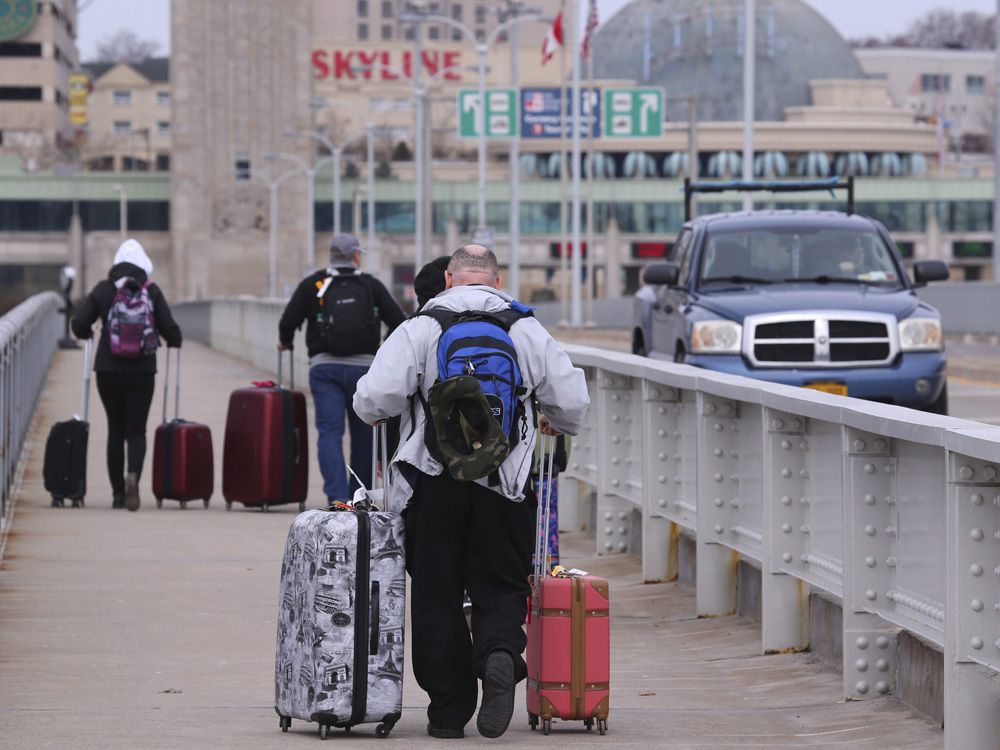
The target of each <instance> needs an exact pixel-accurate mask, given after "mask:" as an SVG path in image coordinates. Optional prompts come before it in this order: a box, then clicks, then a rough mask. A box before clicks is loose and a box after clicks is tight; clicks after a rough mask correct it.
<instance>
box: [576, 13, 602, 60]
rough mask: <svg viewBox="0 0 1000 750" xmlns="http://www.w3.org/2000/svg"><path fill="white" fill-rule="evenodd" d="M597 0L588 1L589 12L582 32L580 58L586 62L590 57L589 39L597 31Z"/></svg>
mask: <svg viewBox="0 0 1000 750" xmlns="http://www.w3.org/2000/svg"><path fill="white" fill-rule="evenodd" d="M598 23H599V21H598V20H597V0H590V12H589V13H588V14H587V28H586V30H585V31H584V32H583V43H582V44H581V45H580V57H581V58H582V59H584V60H586V59H587V58H588V57H590V38H591V37H592V36H593V35H594V32H595V31H597V26H598Z"/></svg>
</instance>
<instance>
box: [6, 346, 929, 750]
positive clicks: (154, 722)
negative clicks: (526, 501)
mask: <svg viewBox="0 0 1000 750" xmlns="http://www.w3.org/2000/svg"><path fill="white" fill-rule="evenodd" d="M184 352H185V373H184V398H183V403H184V408H182V410H181V413H182V416H185V417H187V418H190V419H198V420H200V421H204V422H207V423H208V424H209V425H210V426H211V427H212V430H213V435H214V439H215V450H216V467H217V470H216V476H217V478H218V477H221V473H220V471H219V469H220V467H221V458H222V456H221V452H222V433H223V426H224V421H225V411H226V403H227V396H228V393H229V391H231V390H232V389H234V388H236V387H239V386H241V385H243V384H246V383H248V382H249V381H250V380H254V379H263V378H266V377H267V376H266V375H265V374H264V373H260V372H257V371H254V370H252V369H251V368H249V367H247V366H246V365H243V364H241V363H239V362H237V361H234V360H232V359H228V358H226V357H223V356H220V355H218V354H215V353H213V352H211V351H209V350H207V349H205V348H203V347H199V346H197V345H185V349H184ZM79 371H80V354H79V353H73V352H59V353H58V354H57V355H56V359H55V362H54V365H53V368H52V370H51V372H50V375H49V380H48V382H47V385H46V388H45V391H44V394H43V399H42V402H41V405H40V409H39V412H38V419H37V421H36V424H35V426H34V430H33V433H32V441H31V444H30V445H28V446H26V450H27V451H28V463H27V467H26V472H25V479H24V483H23V486H22V488H21V492H20V495H19V497H18V500H17V507H16V511H15V518H14V526H13V531H12V533H11V535H10V538H9V542H8V546H7V554H6V559H5V560H4V561H3V568H2V571H0V745H2V746H3V747H9V748H48V747H52V748H60V750H62V749H63V748H67V747H71V748H80V749H86V748H135V747H142V748H150V749H151V748H240V749H241V750H242V749H244V748H274V747H285V746H288V747H292V746H295V747H304V746H306V745H307V743H315V742H318V741H319V740H318V738H317V735H316V731H315V726H313V725H308V724H306V723H304V722H299V721H296V722H294V723H293V726H292V730H291V732H290V733H289V734H288V735H282V734H281V733H280V732H279V730H278V724H277V717H276V715H275V713H274V710H273V708H272V700H273V669H274V666H273V665H274V639H275V627H276V625H275V613H276V607H277V584H278V572H279V566H280V558H281V553H282V550H283V547H284V539H285V534H286V531H287V528H288V524H289V522H290V521H291V519H292V517H293V515H294V512H295V510H294V509H293V506H288V507H287V508H279V509H275V511H274V512H271V513H268V514H265V513H261V512H258V511H244V510H239V509H237V508H234V509H233V511H232V512H229V513H227V512H226V511H225V510H224V505H223V502H222V498H221V495H220V494H216V496H215V497H214V498H213V500H212V503H211V506H210V507H209V509H208V510H203V509H201V507H200V506H197V507H196V506H194V505H192V506H191V507H189V508H188V509H187V510H185V511H182V510H180V509H179V507H178V505H177V503H176V502H171V501H166V502H165V503H164V508H163V509H162V510H159V511H158V510H156V508H155V506H154V504H153V502H152V497H151V493H150V490H149V485H148V474H149V472H148V467H149V458H150V457H147V478H146V479H144V481H143V487H142V493H143V494H142V496H143V505H142V508H141V509H140V511H139V512H138V513H128V512H126V511H112V510H111V509H110V505H111V498H110V489H109V485H108V480H107V478H106V476H105V470H104V467H103V456H104V441H105V420H104V415H103V411H102V409H101V407H100V403H99V400H98V399H97V398H96V391H95V392H94V394H93V401H92V406H93V408H92V410H91V443H90V462H89V475H88V479H89V485H90V492H89V494H88V496H87V507H86V509H84V510H73V509H70V508H65V509H51V508H49V507H48V505H49V498H48V496H47V495H46V494H45V492H44V490H43V487H42V482H41V461H42V450H43V447H44V439H45V436H46V434H47V432H48V428H49V426H50V424H51V423H52V422H53V421H55V420H57V419H64V418H66V417H67V416H68V415H70V414H72V413H73V412H75V411H78V410H79V376H78V373H79ZM154 403H155V405H154V410H153V419H152V420H151V425H152V424H153V423H155V421H158V414H159V401H157V402H154ZM310 429H312V428H311V427H310ZM314 437H315V435H314V434H313V433H311V435H310V440H311V441H313V440H314ZM312 447H313V446H312V445H311V446H310V449H311V450H312ZM311 479H312V487H313V491H312V495H311V497H312V498H314V500H313V502H312V503H311V504H312V505H313V507H317V506H318V505H319V502H318V499H319V498H320V497H321V494H322V493H321V492H320V491H319V487H320V484H319V473H318V470H316V468H315V459H313V473H312V476H311ZM217 487H218V482H217ZM593 548H594V544H593V540H592V539H586V538H584V537H582V536H581V535H567V536H566V538H565V542H564V551H563V558H564V563H568V564H570V565H574V566H576V567H581V568H584V569H587V570H590V571H592V572H595V573H600V574H603V575H605V576H607V577H608V578H609V579H610V580H611V583H612V592H613V602H612V612H613V617H614V619H613V655H612V664H613V678H612V710H611V717H610V721H609V734H608V736H607V737H600V736H598V735H597V734H596V733H594V734H587V733H585V732H583V730H582V725H581V724H576V723H574V724H560V723H558V722H557V723H556V726H555V729H554V731H553V734H552V735H551V736H549V737H543V736H542V735H541V734H540V733H532V732H530V731H529V730H528V727H527V715H526V713H525V711H524V708H523V706H524V700H523V695H519V696H518V702H517V710H516V713H515V719H514V722H513V724H512V726H511V729H510V730H509V731H508V732H507V734H505V735H504V736H503V738H501V739H499V740H492V741H488V740H484V739H482V738H480V737H479V736H478V734H476V732H475V727H474V725H470V727H469V729H470V731H471V734H470V735H469V736H468V739H467V740H466V743H467V744H470V743H471V744H478V745H483V746H486V745H491V746H504V747H528V746H532V747H537V746H557V745H558V746H562V747H578V746H581V745H595V746H607V745H608V744H609V743H610V744H613V745H614V746H615V747H636V748H638V747H643V748H645V747H668V748H724V747H768V748H770V747H806V746H808V747H811V748H814V747H831V748H832V747H837V748H858V749H859V750H860V749H861V748H871V747H878V748H885V749H888V748H908V749H909V748H940V747H941V746H942V745H943V737H942V734H941V732H940V731H939V730H938V729H937V728H935V727H934V726H932V725H931V724H930V723H929V722H927V721H925V720H924V719H922V718H920V717H918V716H916V715H914V714H913V713H912V712H911V711H909V710H908V709H906V708H904V707H902V706H900V705H899V704H898V703H896V702H895V701H893V700H892V699H881V700H876V701H869V702H863V703H862V702H859V703H842V702H841V697H840V692H841V691H840V681H841V679H840V675H839V674H837V673H836V672H835V671H833V670H832V669H831V668H830V667H829V665H826V664H824V663H823V662H820V661H818V660H817V659H815V658H814V657H813V656H811V655H810V654H786V655H776V656H767V657H764V656H759V655H758V653H757V652H758V650H759V644H760V631H759V627H758V626H757V625H755V624H752V623H750V622H747V621H746V620H743V619H740V618H736V617H724V618H717V619H713V620H698V619H696V618H695V615H694V612H695V609H694V593H693V591H692V590H691V589H688V588H684V587H680V586H677V585H675V584H662V585H643V584H642V582H641V576H640V572H639V565H638V561H637V560H636V559H635V558H633V557H630V556H619V557H611V558H594V557H593V556H592V551H593ZM404 702H405V710H404V715H403V718H402V720H401V721H400V723H399V724H398V725H397V726H396V728H395V730H394V731H393V733H392V736H391V738H390V740H389V742H392V743H393V745H394V746H397V747H416V746H425V745H431V744H435V745H436V744H440V743H439V742H438V741H436V740H431V739H430V738H428V737H427V736H426V735H425V733H424V732H425V724H426V718H425V714H424V710H425V706H426V699H425V696H424V695H423V693H422V692H421V691H420V690H419V689H418V688H417V686H416V683H415V682H414V680H413V677H412V674H410V673H408V674H407V681H406V690H405V695H404ZM331 741H334V742H344V741H351V742H352V743H365V742H372V743H378V742H381V740H377V739H375V736H374V732H373V730H372V728H371V727H360V728H358V729H357V730H356V731H354V732H352V733H351V734H349V735H342V734H340V733H337V734H335V735H334V738H333V739H332V740H331ZM309 746H315V745H309Z"/></svg>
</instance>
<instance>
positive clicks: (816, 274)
mask: <svg viewBox="0 0 1000 750" xmlns="http://www.w3.org/2000/svg"><path fill="white" fill-rule="evenodd" d="M699 279H700V281H699V287H700V288H702V289H706V290H710V289H712V288H718V287H719V286H724V285H732V284H734V283H736V284H742V285H745V286H752V285H754V284H783V283H797V282H798V283H804V282H815V283H820V284H863V285H865V286H868V285H872V286H878V287H881V288H886V289H900V288H902V286H903V283H902V280H901V279H900V270H899V269H898V268H897V266H896V262H895V260H894V259H893V256H892V254H891V253H890V252H889V249H888V248H887V247H886V246H885V243H884V242H883V241H882V238H881V237H880V236H879V235H878V234H877V233H876V232H875V231H874V230H872V231H865V230H859V229H836V228H825V227H824V228H815V227H808V226H792V227H777V228H775V227H771V228H768V229H740V230H735V231H728V232H727V231H716V232H713V233H712V234H711V235H710V236H709V238H708V241H707V244H706V245H705V249H704V251H702V254H701V266H700V273H699Z"/></svg>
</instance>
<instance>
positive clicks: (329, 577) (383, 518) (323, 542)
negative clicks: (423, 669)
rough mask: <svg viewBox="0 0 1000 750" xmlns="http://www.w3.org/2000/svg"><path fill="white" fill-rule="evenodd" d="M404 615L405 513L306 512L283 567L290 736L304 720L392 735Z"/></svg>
mask: <svg viewBox="0 0 1000 750" xmlns="http://www.w3.org/2000/svg"><path fill="white" fill-rule="evenodd" d="M383 444H384V443H383ZM383 456H384V450H383ZM383 465H385V461H384V458H383ZM371 494H373V495H374V494H376V493H371ZM405 610H406V568H405V561H404V550H403V519H402V517H401V516H400V515H399V514H398V513H386V512H374V511H372V512H369V511H366V510H339V511H325V510H310V511H306V512H305V513H300V514H299V515H298V516H297V517H296V518H295V520H294V521H293V522H292V526H291V528H290V529H289V531H288V541H287V542H286V544H285V555H284V559H283V560H282V563H281V586H280V604H279V610H278V641H277V655H276V658H275V668H274V682H275V690H274V709H275V711H277V713H278V716H279V726H280V727H281V729H282V731H288V728H289V727H290V726H291V723H292V719H293V718H296V719H304V720H306V721H312V722H316V723H317V724H319V735H320V737H322V738H323V739H326V737H327V734H328V733H329V731H330V729H331V728H333V727H341V728H344V729H349V728H350V727H352V726H355V725H357V724H367V723H377V724H378V726H377V727H376V729H375V733H376V734H377V735H378V736H379V737H388V735H389V732H390V731H391V730H392V728H393V726H394V725H395V723H396V722H397V721H398V720H399V717H400V714H401V712H402V706H403V626H404V620H405Z"/></svg>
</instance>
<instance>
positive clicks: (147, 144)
mask: <svg viewBox="0 0 1000 750" xmlns="http://www.w3.org/2000/svg"><path fill="white" fill-rule="evenodd" d="M86 71H87V73H88V74H89V76H90V89H91V90H90V96H89V97H88V101H87V111H88V119H89V123H88V128H87V131H88V132H87V140H86V145H85V146H84V148H83V161H84V162H85V163H86V165H87V168H88V169H91V170H94V171H118V170H120V171H139V172H148V171H158V172H163V171H168V170H169V169H170V60H169V59H168V58H151V59H149V60H145V61H143V62H141V63H135V64H130V63H117V64H92V65H87V66H86Z"/></svg>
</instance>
